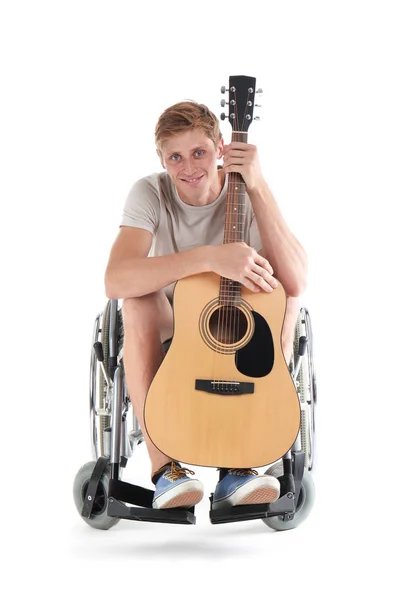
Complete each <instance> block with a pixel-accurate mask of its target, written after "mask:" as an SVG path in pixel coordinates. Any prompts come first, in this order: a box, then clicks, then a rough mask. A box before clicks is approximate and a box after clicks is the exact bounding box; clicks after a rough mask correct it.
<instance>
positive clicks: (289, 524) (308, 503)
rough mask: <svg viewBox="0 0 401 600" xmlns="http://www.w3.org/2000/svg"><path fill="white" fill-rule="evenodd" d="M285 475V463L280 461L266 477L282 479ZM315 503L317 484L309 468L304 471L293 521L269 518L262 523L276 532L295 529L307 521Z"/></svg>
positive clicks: (270, 469) (269, 470)
mask: <svg viewBox="0 0 401 600" xmlns="http://www.w3.org/2000/svg"><path fill="white" fill-rule="evenodd" d="M282 474H283V463H282V461H280V462H279V463H276V464H275V465H273V466H271V467H270V468H269V469H268V470H267V471H266V475H273V477H280V476H281V475H282ZM314 502H315V484H314V483H313V478H312V474H311V473H310V472H309V471H308V469H307V468H305V469H304V474H303V477H302V483H301V490H300V492H299V498H298V504H297V507H296V509H295V514H294V517H293V518H292V520H291V521H285V520H284V517H281V516H277V517H267V518H265V519H262V521H263V522H264V523H265V524H266V525H267V526H268V527H270V528H271V529H275V530H276V531H285V530H287V529H295V528H296V527H298V525H300V524H301V523H303V522H304V521H305V519H307V517H308V516H309V514H310V512H311V510H312V507H313V505H314ZM272 506H274V504H273V505H272Z"/></svg>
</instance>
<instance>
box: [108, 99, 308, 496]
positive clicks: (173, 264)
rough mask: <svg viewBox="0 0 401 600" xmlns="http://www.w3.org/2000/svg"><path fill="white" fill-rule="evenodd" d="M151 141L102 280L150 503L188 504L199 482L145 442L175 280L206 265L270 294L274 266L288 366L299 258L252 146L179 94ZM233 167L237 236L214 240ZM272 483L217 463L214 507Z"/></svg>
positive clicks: (273, 492) (301, 275) (301, 272)
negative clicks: (115, 306) (150, 167)
mask: <svg viewBox="0 0 401 600" xmlns="http://www.w3.org/2000/svg"><path fill="white" fill-rule="evenodd" d="M155 141H156V148H157V153H158V155H159V158H160V161H161V164H162V166H163V168H164V169H165V170H164V171H163V172H161V173H154V174H153V175H149V176H148V177H144V178H142V179H139V180H138V181H137V182H136V183H135V184H134V186H133V187H132V189H131V191H130V193H129V195H128V198H127V200H126V202H125V207H124V212H123V217H122V221H121V224H120V231H119V234H118V236H117V238H116V240H115V242H114V245H113V247H112V249H111V253H110V258H109V261H108V265H107V269H106V273H105V288H106V295H107V297H108V298H122V299H123V305H122V312H123V321H124V350H123V352H124V368H125V375H126V383H127V388H128V391H129V394H130V398H131V401H132V403H133V408H134V411H135V414H136V416H137V418H138V421H139V423H140V425H141V429H142V433H143V436H144V440H145V442H146V445H147V449H148V452H149V457H150V460H151V464H152V472H151V478H152V482H153V483H154V484H155V488H156V489H155V493H154V501H153V507H154V508H171V507H177V506H181V507H188V506H192V505H194V504H196V503H198V502H200V500H201V499H202V497H203V485H202V483H201V482H200V481H199V480H197V479H191V478H190V477H188V475H187V473H189V474H191V475H194V472H193V471H190V470H189V469H186V468H182V467H181V465H180V464H179V463H177V462H174V461H173V460H172V459H171V458H170V457H169V456H166V455H164V454H163V453H162V452H160V451H159V450H158V449H157V448H156V447H155V446H154V445H153V443H152V441H151V439H150V438H149V436H148V435H147V432H146V429H145V427H144V421H143V411H144V402H145V398H146V394H147V391H148V388H149V386H150V383H151V381H152V379H153V377H154V375H155V373H156V371H157V369H158V368H159V366H160V364H161V361H162V360H163V358H164V351H163V348H162V346H161V344H162V343H163V342H164V341H166V340H168V339H170V338H171V337H172V335H173V312H172V293H173V288H174V284H175V282H176V281H177V280H179V279H182V278H183V277H187V276H189V275H194V274H197V273H202V272H206V271H213V272H215V273H217V274H218V275H220V276H222V277H227V278H229V279H232V280H235V281H239V282H241V283H242V284H243V285H244V286H246V287H248V288H249V289H251V290H253V291H259V292H265V293H274V286H275V277H274V276H273V273H274V275H275V276H276V277H277V279H278V280H279V281H280V283H281V284H282V285H283V287H284V289H285V292H286V295H287V311H286V314H285V320H284V326H283V332H282V340H281V343H282V347H283V351H284V355H285V358H286V361H287V364H288V363H289V361H290V358H291V355H292V348H293V338H294V331H295V325H296V321H297V317H298V314H299V309H300V307H299V302H298V300H297V296H299V295H300V294H302V292H303V290H304V289H305V286H306V273H307V258H306V254H305V251H304V249H303V248H302V246H301V245H300V243H299V242H298V240H297V239H296V238H295V237H294V235H293V234H292V233H291V232H290V230H289V228H288V226H287V225H286V223H285V221H284V219H283V217H282V215H281V213H280V211H279V208H278V206H277V204H276V202H275V200H274V198H273V196H272V194H271V192H270V190H269V188H268V186H267V183H266V181H265V180H264V177H263V175H262V172H261V168H260V165H259V160H258V153H257V149H256V147H255V146H253V145H251V144H245V143H241V142H235V143H231V144H227V145H225V144H224V141H223V138H222V135H221V132H220V127H219V122H218V120H217V118H216V117H215V115H214V114H213V113H212V112H211V111H210V110H209V109H208V108H207V107H206V106H204V105H202V104H197V103H195V102H181V103H178V104H175V105H174V106H171V107H170V108H167V109H166V110H165V111H164V112H163V114H162V115H161V116H160V118H159V120H158V123H157V125H156V131H155ZM219 159H223V165H222V167H219V166H218V162H217V161H218V160H219ZM232 172H237V173H240V174H241V175H242V177H243V179H244V181H245V184H246V189H247V197H246V214H245V227H244V231H245V242H246V243H230V244H223V232H224V220H225V204H226V192H227V183H228V173H232ZM279 491H280V486H279V482H278V480H277V479H276V478H274V477H271V476H268V475H259V474H258V472H257V471H256V470H253V469H251V468H249V469H230V470H227V469H220V479H219V482H218V483H217V487H216V490H215V493H214V504H213V508H220V507H228V506H233V505H238V504H256V503H266V502H274V501H275V500H277V499H278V497H279Z"/></svg>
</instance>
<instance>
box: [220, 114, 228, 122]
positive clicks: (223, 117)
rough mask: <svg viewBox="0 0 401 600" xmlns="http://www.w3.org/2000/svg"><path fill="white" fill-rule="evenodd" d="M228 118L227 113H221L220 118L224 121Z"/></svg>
mask: <svg viewBox="0 0 401 600" xmlns="http://www.w3.org/2000/svg"><path fill="white" fill-rule="evenodd" d="M226 118H227V115H226V113H221V115H220V119H221V120H222V121H224V119H226Z"/></svg>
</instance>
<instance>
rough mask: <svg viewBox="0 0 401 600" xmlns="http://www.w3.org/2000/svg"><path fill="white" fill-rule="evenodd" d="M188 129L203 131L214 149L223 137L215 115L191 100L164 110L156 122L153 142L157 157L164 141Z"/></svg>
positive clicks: (202, 105)
mask: <svg viewBox="0 0 401 600" xmlns="http://www.w3.org/2000/svg"><path fill="white" fill-rule="evenodd" d="M190 129H201V130H202V131H204V133H205V134H206V135H207V137H208V138H210V139H211V140H212V142H213V143H214V145H215V147H216V148H217V146H218V144H219V142H220V140H221V138H222V137H223V136H222V134H221V131H220V124H219V121H218V119H217V117H216V115H215V114H213V113H212V111H211V110H209V109H208V107H207V106H205V104H198V103H197V102H194V101H193V100H187V101H185V102H178V103H177V104H174V105H173V106H170V107H169V108H166V110H165V111H164V112H163V113H162V114H161V115H160V117H159V120H158V121H157V124H156V129H155V142H156V148H157V153H158V154H159V156H161V151H162V148H163V144H164V142H165V141H166V140H168V139H169V138H171V137H174V136H175V135H178V134H180V133H185V132H186V131H188V130H190Z"/></svg>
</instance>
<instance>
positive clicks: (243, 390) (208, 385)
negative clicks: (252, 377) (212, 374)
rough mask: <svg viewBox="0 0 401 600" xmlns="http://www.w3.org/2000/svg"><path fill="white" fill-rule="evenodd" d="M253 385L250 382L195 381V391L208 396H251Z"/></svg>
mask: <svg viewBox="0 0 401 600" xmlns="http://www.w3.org/2000/svg"><path fill="white" fill-rule="evenodd" d="M254 388H255V384H254V383H252V382H251V381H224V380H221V379H195V389H196V390H200V391H202V392H207V393H208V394H219V395H223V396H238V395H240V394H253V392H254Z"/></svg>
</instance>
